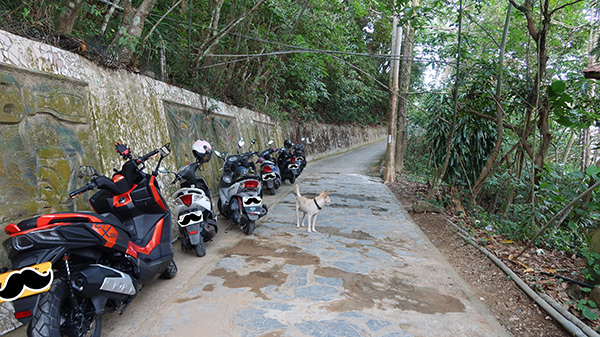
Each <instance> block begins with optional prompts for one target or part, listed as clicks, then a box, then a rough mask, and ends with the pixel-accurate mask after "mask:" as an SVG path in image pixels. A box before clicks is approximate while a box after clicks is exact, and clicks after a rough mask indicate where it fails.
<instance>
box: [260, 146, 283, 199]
mask: <svg viewBox="0 0 600 337" xmlns="http://www.w3.org/2000/svg"><path fill="white" fill-rule="evenodd" d="M267 144H268V145H269V147H268V148H267V149H266V150H264V151H263V152H261V153H260V154H259V155H258V157H259V158H258V160H257V161H256V162H257V163H259V164H260V177H261V180H262V188H263V189H266V190H267V191H269V194H271V195H275V190H276V189H278V188H279V186H281V174H280V173H279V167H278V166H277V164H276V162H275V159H273V157H272V155H273V153H274V152H275V151H277V148H272V147H271V145H273V140H272V139H271V140H269V142H268V143H267Z"/></svg>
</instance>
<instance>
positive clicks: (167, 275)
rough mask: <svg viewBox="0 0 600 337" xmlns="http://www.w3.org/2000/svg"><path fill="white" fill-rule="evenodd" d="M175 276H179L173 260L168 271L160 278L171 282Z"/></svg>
mask: <svg viewBox="0 0 600 337" xmlns="http://www.w3.org/2000/svg"><path fill="white" fill-rule="evenodd" d="M175 275H177V265H176V264H175V260H171V262H169V266H168V267H167V269H165V271H163V272H162V274H160V277H161V278H164V279H167V280H170V279H172V278H173V277H175Z"/></svg>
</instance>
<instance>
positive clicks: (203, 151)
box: [192, 139, 212, 164]
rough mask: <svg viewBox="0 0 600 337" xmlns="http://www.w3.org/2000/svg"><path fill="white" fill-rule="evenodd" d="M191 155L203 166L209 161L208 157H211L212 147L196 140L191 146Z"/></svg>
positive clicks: (200, 140)
mask: <svg viewBox="0 0 600 337" xmlns="http://www.w3.org/2000/svg"><path fill="white" fill-rule="evenodd" d="M192 153H193V154H194V157H196V161H198V162H199V163H200V164H204V163H207V162H208V161H210V157H212V147H211V146H210V144H209V143H208V142H207V141H205V140H202V139H198V140H197V141H195V142H194V144H193V145H192Z"/></svg>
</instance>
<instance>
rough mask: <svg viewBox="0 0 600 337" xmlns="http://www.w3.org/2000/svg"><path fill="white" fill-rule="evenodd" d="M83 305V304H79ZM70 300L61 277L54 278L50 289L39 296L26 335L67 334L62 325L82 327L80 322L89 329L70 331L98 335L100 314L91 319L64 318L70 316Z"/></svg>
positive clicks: (78, 328)
mask: <svg viewBox="0 0 600 337" xmlns="http://www.w3.org/2000/svg"><path fill="white" fill-rule="evenodd" d="M81 305H83V304H81ZM71 310H74V309H73V308H71V304H70V302H69V301H68V300H67V286H66V282H65V280H63V279H56V280H54V282H52V285H51V286H50V290H49V291H48V292H47V293H45V294H43V295H42V297H41V298H40V302H39V305H38V308H37V310H36V313H35V315H34V316H33V319H32V320H31V322H30V323H29V326H28V327H27V336H32V337H47V336H63V335H68V334H69V332H68V331H65V329H64V328H65V327H64V326H61V323H62V324H63V325H65V326H66V325H67V324H68V325H71V324H73V326H72V328H76V329H77V330H80V329H84V327H83V326H81V324H87V325H88V326H89V330H88V331H87V332H84V331H77V332H75V331H71V333H76V334H82V336H89V337H100V334H101V330H102V316H97V317H96V318H94V319H93V320H92V321H89V320H88V319H86V318H83V319H84V320H83V321H82V322H72V323H71V322H66V320H65V319H68V317H70V316H71V314H70V311H71Z"/></svg>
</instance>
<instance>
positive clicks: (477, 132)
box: [425, 95, 496, 186]
mask: <svg viewBox="0 0 600 337" xmlns="http://www.w3.org/2000/svg"><path fill="white" fill-rule="evenodd" d="M426 110H427V115H428V117H427V120H428V122H427V125H426V127H425V129H426V130H427V136H426V144H427V146H428V147H429V148H431V149H432V150H433V153H434V155H433V160H434V162H435V163H436V166H438V167H440V166H441V165H443V163H444V160H445V157H446V144H447V139H448V135H449V133H450V128H451V123H452V120H453V114H454V111H453V109H452V102H451V100H450V97H449V96H447V95H431V96H430V97H429V100H427V101H426ZM495 136H496V132H495V128H494V127H493V125H492V123H490V122H489V121H485V120H481V119H478V118H472V116H470V115H466V114H461V113H459V114H458V115H457V116H456V126H455V130H454V134H453V137H452V145H451V152H450V156H451V157H450V160H449V165H448V169H447V172H446V175H445V180H446V182H448V183H450V184H456V185H460V186H472V185H473V184H474V183H475V181H476V179H477V177H478V175H479V173H480V172H481V169H482V168H483V165H484V164H485V160H486V159H487V157H488V156H489V154H490V152H491V150H492V149H493V147H494V141H495Z"/></svg>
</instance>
